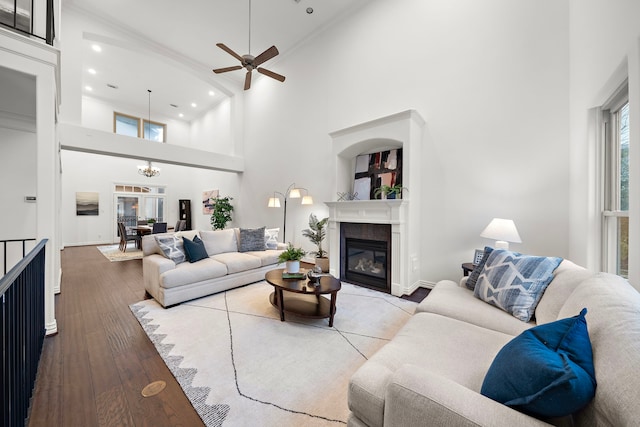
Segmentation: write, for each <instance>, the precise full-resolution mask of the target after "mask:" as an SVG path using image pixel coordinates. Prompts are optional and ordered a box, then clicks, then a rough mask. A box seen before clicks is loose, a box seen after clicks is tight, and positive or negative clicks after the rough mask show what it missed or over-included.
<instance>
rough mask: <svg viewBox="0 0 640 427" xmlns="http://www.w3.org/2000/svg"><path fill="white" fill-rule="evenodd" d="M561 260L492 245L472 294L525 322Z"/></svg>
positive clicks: (529, 317) (532, 312) (529, 318)
mask: <svg viewBox="0 0 640 427" xmlns="http://www.w3.org/2000/svg"><path fill="white" fill-rule="evenodd" d="M561 261H562V258H556V257H539V256H529V255H522V254H519V253H517V252H511V251H508V250H505V249H494V250H493V251H492V252H491V254H490V255H489V258H488V259H487V262H486V263H485V265H484V267H483V269H482V271H481V272H480V276H479V277H478V283H477V284H476V287H475V289H474V295H475V296H476V297H478V298H480V299H481V300H483V301H485V302H488V303H489V304H492V305H495V306H496V307H499V308H501V309H503V310H505V311H506V312H508V313H511V314H513V315H514V316H515V317H516V318H518V319H520V320H522V321H523V322H528V321H529V320H531V317H533V314H534V311H535V309H536V306H537V305H538V301H540V298H542V293H543V292H544V290H545V288H546V287H547V285H548V284H549V282H551V279H553V271H554V270H555V269H556V268H557V267H558V265H560V262H561Z"/></svg>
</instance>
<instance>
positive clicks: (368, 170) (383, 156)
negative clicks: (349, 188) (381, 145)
mask: <svg viewBox="0 0 640 427" xmlns="http://www.w3.org/2000/svg"><path fill="white" fill-rule="evenodd" d="M398 184H400V185H402V148H397V149H394V150H385V151H380V152H377V153H369V154H361V155H359V156H358V157H356V165H355V176H354V181H353V192H354V193H357V199H358V200H372V199H375V198H376V197H375V196H374V195H375V192H376V190H377V189H378V188H380V186H382V185H388V186H390V187H391V186H394V185H398ZM377 198H379V196H378V197H377Z"/></svg>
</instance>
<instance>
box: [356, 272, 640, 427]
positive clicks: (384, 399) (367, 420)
mask: <svg viewBox="0 0 640 427" xmlns="http://www.w3.org/2000/svg"><path fill="white" fill-rule="evenodd" d="M464 280H465V279H463V281H462V282H461V283H460V284H458V283H455V282H452V281H441V282H439V283H437V284H436V286H435V288H434V289H433V290H432V291H431V293H430V294H429V295H428V296H427V298H425V300H424V301H423V302H422V303H421V304H420V305H419V306H418V308H417V310H416V313H415V314H414V315H413V316H412V318H411V319H410V320H409V322H408V323H407V324H406V325H405V326H404V327H403V329H401V330H400V331H399V332H398V334H397V335H396V336H395V337H394V338H393V339H392V340H391V341H390V342H389V343H387V344H386V345H385V346H384V347H383V348H382V349H380V350H379V351H378V352H377V353H376V354H374V355H373V356H372V357H371V358H370V359H369V360H368V361H367V362H365V363H364V365H363V366H362V367H361V368H360V369H359V370H358V371H356V373H355V374H354V375H353V376H352V378H351V381H350V384H349V408H350V410H351V414H350V417H349V420H348V425H349V426H351V427H362V426H370V427H373V426H383V425H384V426H403V427H404V426H509V427H513V426H535V425H549V423H551V424H554V425H577V426H600V425H602V426H605V425H606V426H631V425H638V423H639V422H640V421H639V420H640V404H639V403H640V379H638V378H639V377H638V372H640V294H639V293H638V292H637V291H636V290H635V289H634V288H633V287H632V286H631V285H630V284H629V283H628V282H627V281H626V280H624V279H622V278H620V277H618V276H614V275H610V274H605V273H598V274H593V273H590V272H589V271H587V270H585V269H584V268H582V267H579V266H577V265H575V264H573V263H571V262H570V261H567V260H564V261H562V263H561V264H560V266H559V267H558V268H557V269H556V270H555V272H554V275H553V280H552V281H551V283H550V284H549V286H548V287H547V288H546V290H545V292H544V294H543V296H542V298H541V299H540V301H539V303H538V305H537V308H536V310H535V319H536V321H532V322H529V323H525V322H523V321H521V320H518V319H516V318H515V317H513V316H512V315H511V314H508V313H506V312H504V311H502V310H501V309H499V308H496V307H494V306H492V305H489V304H487V303H485V302H484V301H482V300H480V299H478V298H476V297H475V296H474V295H473V291H472V290H469V289H467V288H466V287H465V286H463V285H464ZM584 307H586V308H587V309H588V313H587V315H586V317H585V318H586V321H587V327H588V333H589V337H590V340H591V346H592V350H593V362H594V367H595V377H596V380H597V387H596V392H595V397H594V398H593V400H591V402H590V403H589V404H588V405H587V406H586V407H584V408H583V409H582V410H580V411H579V412H577V413H575V414H573V416H568V417H564V418H562V419H546V420H540V419H537V418H534V417H531V416H529V415H526V414H524V413H522V412H518V411H516V410H514V409H511V408H509V407H507V406H505V405H503V404H501V403H498V402H496V401H494V400H491V399H489V398H487V397H485V396H483V395H482V394H480V390H481V387H482V383H483V380H484V377H485V375H486V373H487V370H488V369H489V367H490V365H491V364H492V362H493V360H494V358H495V356H496V354H497V353H498V352H499V351H500V349H501V348H502V347H503V346H504V345H505V344H507V342H509V341H510V340H512V339H513V338H514V336H516V335H518V334H520V333H521V332H522V331H524V330H526V329H528V328H530V327H532V326H535V325H536V324H540V325H541V324H546V323H548V322H552V321H555V320H557V319H564V318H567V317H571V316H575V315H577V314H578V313H579V312H580V311H581V309H582V308H584Z"/></svg>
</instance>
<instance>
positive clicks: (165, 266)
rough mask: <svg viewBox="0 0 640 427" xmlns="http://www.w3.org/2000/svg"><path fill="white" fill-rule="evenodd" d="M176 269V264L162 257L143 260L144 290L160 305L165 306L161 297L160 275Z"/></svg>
mask: <svg viewBox="0 0 640 427" xmlns="http://www.w3.org/2000/svg"><path fill="white" fill-rule="evenodd" d="M174 268H176V263H175V262H173V261H172V260H170V259H168V258H165V257H163V256H162V255H158V254H151V255H147V256H145V257H144V258H142V277H143V281H144V289H145V290H146V291H147V292H148V293H149V295H151V296H152V297H154V298H155V299H156V301H158V302H159V303H160V304H163V302H162V301H161V299H162V298H161V296H160V275H161V274H162V273H164V272H165V271H169V270H173V269H174ZM163 305H164V304H163Z"/></svg>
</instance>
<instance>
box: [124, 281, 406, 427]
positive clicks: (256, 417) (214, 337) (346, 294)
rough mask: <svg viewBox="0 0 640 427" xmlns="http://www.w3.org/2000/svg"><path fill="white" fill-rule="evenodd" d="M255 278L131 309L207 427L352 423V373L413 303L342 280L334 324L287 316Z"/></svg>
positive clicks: (392, 331)
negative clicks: (186, 299)
mask: <svg viewBox="0 0 640 427" xmlns="http://www.w3.org/2000/svg"><path fill="white" fill-rule="evenodd" d="M272 291H273V287H272V286H271V285H269V284H267V283H266V282H258V283H255V284H252V285H248V286H245V287H241V288H237V289H233V290H230V291H227V292H222V293H219V294H215V295H211V296H208V297H204V298H201V299H198V300H193V301H189V302H186V303H182V304H180V305H178V306H174V307H171V308H168V309H164V308H162V307H161V306H160V305H159V304H158V303H157V302H155V300H146V301H142V302H139V303H137V304H133V305H131V310H132V312H133V313H134V315H135V316H136V317H137V319H138V321H139V322H140V324H141V325H142V327H143V328H144V330H145V332H146V333H147V335H148V336H149V338H150V339H151V341H152V342H153V343H154V345H155V346H156V348H157V350H158V352H159V353H160V355H161V356H162V358H163V359H164V361H165V363H166V364H167V366H168V367H169V369H170V370H171V372H172V373H173V375H174V376H175V377H176V379H177V380H178V382H179V383H180V385H181V387H182V389H183V390H184V392H185V394H186V395H187V397H188V398H189V400H190V401H191V403H192V405H193V406H194V408H195V409H196V411H197V412H198V414H199V415H200V417H201V418H202V420H203V421H204V423H205V424H206V425H207V426H223V425H224V426H257V425H260V426H309V427H314V426H339V425H344V424H346V421H347V417H348V414H349V410H348V407H347V387H348V383H349V378H350V377H351V375H352V374H353V373H354V372H355V371H356V370H357V369H358V368H359V367H360V366H361V365H362V364H363V363H364V362H365V361H366V360H367V359H368V358H369V357H371V355H372V354H374V353H375V352H376V351H377V350H378V349H379V348H380V347H382V346H383V345H384V344H385V343H386V342H388V341H389V340H390V339H391V338H392V337H393V336H394V335H395V334H396V332H397V331H398V330H399V329H400V328H401V327H402V326H403V325H404V324H405V323H406V322H407V321H408V320H409V318H410V317H411V315H412V314H413V312H414V311H415V307H416V303H414V302H411V301H407V300H403V299H400V298H397V297H394V296H391V295H388V294H384V293H381V292H377V291H373V290H369V289H365V288H361V287H357V286H353V285H350V284H346V283H343V284H342V290H340V291H339V292H338V298H337V311H336V314H335V318H334V323H333V324H334V327H332V328H329V326H328V319H304V318H300V317H296V316H294V315H290V314H287V315H285V319H286V321H285V322H281V321H280V316H279V313H278V310H277V309H276V308H275V307H273V306H272V305H271V304H270V303H269V295H270V293H271V292H272Z"/></svg>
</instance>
